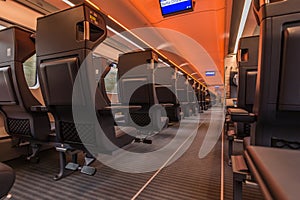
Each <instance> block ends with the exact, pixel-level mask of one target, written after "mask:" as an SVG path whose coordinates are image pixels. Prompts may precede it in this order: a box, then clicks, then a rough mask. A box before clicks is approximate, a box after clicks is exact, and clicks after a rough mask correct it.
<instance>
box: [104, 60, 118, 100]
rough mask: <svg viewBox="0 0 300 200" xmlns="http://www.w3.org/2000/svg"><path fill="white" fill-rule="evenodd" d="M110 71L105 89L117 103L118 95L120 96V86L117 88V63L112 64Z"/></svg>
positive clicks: (106, 78)
mask: <svg viewBox="0 0 300 200" xmlns="http://www.w3.org/2000/svg"><path fill="white" fill-rule="evenodd" d="M110 66H111V67H110V71H109V72H108V74H107V75H106V77H105V79H104V81H105V90H106V93H107V95H108V97H109V98H110V100H111V102H112V103H117V102H118V100H117V96H118V88H117V73H118V68H117V65H116V64H110Z"/></svg>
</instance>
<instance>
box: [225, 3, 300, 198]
mask: <svg viewBox="0 0 300 200" xmlns="http://www.w3.org/2000/svg"><path fill="white" fill-rule="evenodd" d="M252 7H253V11H254V13H255V15H256V19H257V22H258V24H259V25H260V35H259V36H253V37H247V38H242V39H241V40H240V50H239V53H238V54H239V56H238V57H239V60H238V63H239V86H238V87H239V88H238V92H239V94H238V100H237V102H238V108H229V109H228V115H229V119H228V120H227V125H228V126H227V127H230V123H232V122H233V123H234V124H235V127H236V128H235V130H230V128H228V130H227V135H228V139H229V152H228V154H229V156H230V157H231V160H232V169H233V197H234V199H241V198H242V183H243V182H245V181H246V180H251V181H255V182H257V183H258V184H259V186H260V189H261V191H262V194H263V195H264V197H265V198H266V199H297V198H298V196H299V191H298V189H297V187H295V186H296V185H298V184H299V180H300V177H299V173H298V170H297V168H298V167H299V164H300V162H299V154H300V152H299V151H297V150H299V149H300V134H299V133H300V132H299V131H300V124H299V121H300V109H299V108H300V96H299V92H298V91H299V86H300V81H299V78H298V76H299V73H300V70H299V67H298V65H299V63H300V60H299V56H298V53H297V52H299V47H300V45H299V44H300V37H299V36H300V28H299V19H300V6H299V3H298V2H297V0H286V1H270V2H261V1H260V2H259V1H258V0H253V1H252ZM234 139H243V141H244V155H232V154H233V153H232V141H234Z"/></svg>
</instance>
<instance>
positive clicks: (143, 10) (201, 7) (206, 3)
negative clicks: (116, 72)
mask: <svg viewBox="0 0 300 200" xmlns="http://www.w3.org/2000/svg"><path fill="white" fill-rule="evenodd" d="M18 1H20V0H18ZM37 1H39V0H37ZM70 1H72V2H73V3H79V2H82V1H83V0H70ZM86 1H88V0H86ZM193 1H194V3H195V4H194V10H193V11H192V12H188V13H182V14H179V15H174V16H170V17H166V18H164V17H163V16H162V14H161V10H160V5H159V0H142V1H141V0H118V1H105V0H89V2H92V3H94V4H95V5H96V6H98V7H99V8H100V9H101V10H102V11H103V12H104V13H105V14H107V15H109V16H111V17H113V18H114V19H116V20H117V21H118V22H120V23H121V24H123V25H125V26H126V27H127V28H128V29H129V30H133V29H136V28H145V27H148V28H149V27H151V28H152V30H149V29H148V31H147V32H148V34H147V35H148V36H145V35H139V37H140V38H142V39H143V40H145V41H146V42H147V43H149V44H150V45H151V46H153V47H155V48H157V49H161V50H164V51H166V50H168V49H172V51H171V52H172V53H174V52H176V53H177V54H178V55H179V56H180V57H182V58H184V59H186V60H187V61H188V62H189V63H190V66H189V67H188V68H189V69H188V70H187V71H192V72H193V74H194V75H193V77H194V78H195V79H198V80H199V79H200V77H202V78H203V79H204V80H203V81H205V82H206V84H208V85H222V84H223V77H224V58H225V54H227V50H226V51H225V49H227V47H226V45H227V44H228V37H229V28H230V17H231V7H232V6H231V5H232V1H233V0H193ZM42 2H43V3H45V2H46V3H49V4H50V5H53V6H55V7H56V8H58V9H64V8H67V7H69V5H67V4H65V3H64V2H63V1H61V0H43V1H42ZM153 27H154V28H156V29H155V30H153ZM161 30H164V31H161ZM165 30H170V31H165ZM172 31H173V32H176V33H180V34H181V35H184V37H185V38H189V42H179V41H178V37H175V36H174V34H169V33H168V34H167V33H166V32H172ZM180 34H176V35H180ZM149 36H150V37H149ZM166 41H168V42H167V43H166ZM191 41H192V42H191ZM195 43H197V44H198V46H200V48H199V49H201V50H199V51H198V50H197V49H195V45H191V44H195ZM176 64H178V65H179V66H180V65H183V64H185V63H176ZM212 70H214V71H216V76H215V77H205V71H212ZM195 73H196V74H195ZM201 81H202V80H201Z"/></svg>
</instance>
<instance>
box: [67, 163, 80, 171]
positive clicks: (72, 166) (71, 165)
mask: <svg viewBox="0 0 300 200" xmlns="http://www.w3.org/2000/svg"><path fill="white" fill-rule="evenodd" d="M78 168H79V164H77V163H72V162H69V163H68V164H67V165H66V166H65V169H69V170H72V171H76V170H77V169H78Z"/></svg>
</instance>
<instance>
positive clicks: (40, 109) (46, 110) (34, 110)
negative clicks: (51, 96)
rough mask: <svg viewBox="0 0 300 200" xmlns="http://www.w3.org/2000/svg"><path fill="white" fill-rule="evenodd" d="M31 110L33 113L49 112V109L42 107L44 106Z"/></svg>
mask: <svg viewBox="0 0 300 200" xmlns="http://www.w3.org/2000/svg"><path fill="white" fill-rule="evenodd" d="M30 110H31V111H32V112H48V111H49V110H48V107H46V106H42V105H38V106H31V107H30Z"/></svg>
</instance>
